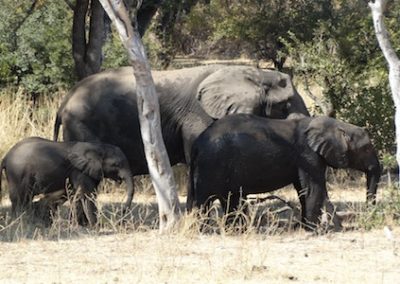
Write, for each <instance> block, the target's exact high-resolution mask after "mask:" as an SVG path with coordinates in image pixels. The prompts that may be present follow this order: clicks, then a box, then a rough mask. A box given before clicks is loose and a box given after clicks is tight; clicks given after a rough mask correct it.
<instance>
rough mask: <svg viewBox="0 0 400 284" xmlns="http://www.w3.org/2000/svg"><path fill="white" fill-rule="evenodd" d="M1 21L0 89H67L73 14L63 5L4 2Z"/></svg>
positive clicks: (55, 3)
mask: <svg viewBox="0 0 400 284" xmlns="http://www.w3.org/2000/svg"><path fill="white" fill-rule="evenodd" d="M3 2H4V7H2V9H1V12H0V17H1V18H2V19H3V20H4V21H2V22H1V23H0V50H1V53H2V56H1V58H0V87H4V86H6V85H18V86H20V87H23V88H24V89H26V90H27V91H28V92H29V93H35V94H37V93H45V92H53V91H55V90H57V89H60V88H66V87H68V86H69V85H70V83H71V82H72V79H73V61H72V56H71V40H70V39H71V23H72V11H71V10H70V8H69V7H67V6H66V5H65V3H64V2H57V1H56V2H53V1H40V2H39V4H37V5H36V7H35V9H34V10H33V11H32V12H31V14H29V15H28V11H29V7H30V5H32V1H10V0H4V1H3Z"/></svg>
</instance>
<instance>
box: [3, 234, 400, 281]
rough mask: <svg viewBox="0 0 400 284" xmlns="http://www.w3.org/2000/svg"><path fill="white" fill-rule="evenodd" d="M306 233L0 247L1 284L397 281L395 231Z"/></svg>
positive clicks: (109, 238)
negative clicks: (387, 233) (388, 236)
mask: <svg viewBox="0 0 400 284" xmlns="http://www.w3.org/2000/svg"><path fill="white" fill-rule="evenodd" d="M392 234H393V235H394V239H392V240H391V239H388V238H387V237H386V236H385V234H384V232H383V231H382V230H375V231H371V232H368V233H365V232H347V233H334V234H329V235H325V236H312V235H311V234H309V233H304V232H297V233H292V234H285V235H280V236H262V235H256V234H254V235H245V236H224V235H196V236H192V237H188V236H183V235H173V236H160V235H159V234H158V233H157V232H156V231H149V232H137V233H133V234H113V235H95V236H85V237H80V238H76V239H67V240H59V241H37V240H36V241H29V240H25V241H20V242H16V243H1V244H0V281H1V282H4V283H284V282H299V283H362V282H364V283H398V281H399V279H400V267H399V264H400V256H399V253H400V252H399V244H398V242H399V240H400V239H399V238H398V236H400V230H399V229H398V228H396V229H395V230H394V231H392Z"/></svg>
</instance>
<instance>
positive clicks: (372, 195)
mask: <svg viewBox="0 0 400 284" xmlns="http://www.w3.org/2000/svg"><path fill="white" fill-rule="evenodd" d="M366 175H367V202H368V203H371V204H373V205H375V204H376V192H377V188H378V183H379V180H380V178H381V167H380V164H379V162H377V163H376V164H375V165H373V166H370V167H368V169H367V171H366Z"/></svg>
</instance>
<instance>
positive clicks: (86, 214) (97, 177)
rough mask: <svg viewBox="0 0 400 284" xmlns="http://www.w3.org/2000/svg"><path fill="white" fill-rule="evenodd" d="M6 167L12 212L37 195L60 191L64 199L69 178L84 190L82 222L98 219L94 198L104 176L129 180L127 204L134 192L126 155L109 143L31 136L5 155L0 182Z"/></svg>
mask: <svg viewBox="0 0 400 284" xmlns="http://www.w3.org/2000/svg"><path fill="white" fill-rule="evenodd" d="M3 170H5V174H6V177H7V181H8V186H9V192H10V200H11V204H12V205H11V210H12V215H13V216H16V215H17V213H18V212H20V211H24V210H27V209H29V208H30V206H31V205H32V200H33V197H34V196H35V195H39V194H45V195H48V196H51V195H58V196H59V198H61V199H62V201H65V200H66V192H65V183H66V179H67V178H68V179H69V182H70V183H71V185H72V187H73V188H74V189H75V190H78V189H79V190H81V191H82V192H81V202H78V203H77V208H78V210H77V212H78V213H77V214H78V216H77V217H78V221H79V223H80V224H81V225H86V224H87V223H89V224H90V225H93V224H95V223H96V205H95V200H94V199H95V197H96V187H97V186H98V184H99V182H100V181H101V179H102V178H110V179H113V180H115V181H119V182H121V181H125V182H126V184H127V188H128V199H127V201H126V204H125V206H130V204H131V201H132V198H133V193H134V192H133V180H132V174H131V171H130V169H129V164H128V161H127V159H126V157H125V155H124V154H123V153H122V151H121V150H120V149H119V148H118V147H115V146H112V145H108V144H99V143H88V142H53V141H50V140H46V139H43V138H39V137H30V138H26V139H24V140H22V141H20V142H18V143H17V144H16V145H14V146H13V147H12V148H11V149H10V151H9V152H8V153H7V154H6V155H5V157H4V159H3V161H2V163H1V167H0V182H1V173H2V171H3ZM0 190H1V183H0ZM63 190H64V192H63ZM60 191H61V194H58V193H57V192H60ZM88 197H89V198H88ZM61 203H62V202H61ZM83 205H85V206H87V210H86V208H84V207H83Z"/></svg>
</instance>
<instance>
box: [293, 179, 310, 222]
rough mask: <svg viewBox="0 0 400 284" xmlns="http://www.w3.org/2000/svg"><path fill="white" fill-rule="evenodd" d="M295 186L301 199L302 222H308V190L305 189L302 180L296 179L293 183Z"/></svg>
mask: <svg viewBox="0 0 400 284" xmlns="http://www.w3.org/2000/svg"><path fill="white" fill-rule="evenodd" d="M293 186H294V188H295V189H296V191H297V196H298V197H299V200H300V206H301V222H302V223H303V224H305V222H306V194H307V192H306V190H303V188H302V187H301V184H300V181H298V180H297V181H296V182H294V183H293Z"/></svg>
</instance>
